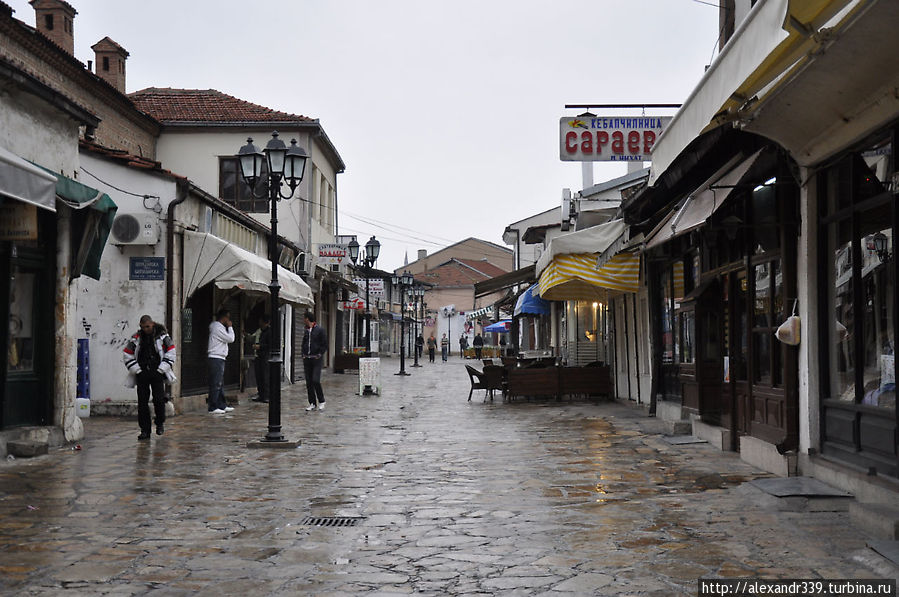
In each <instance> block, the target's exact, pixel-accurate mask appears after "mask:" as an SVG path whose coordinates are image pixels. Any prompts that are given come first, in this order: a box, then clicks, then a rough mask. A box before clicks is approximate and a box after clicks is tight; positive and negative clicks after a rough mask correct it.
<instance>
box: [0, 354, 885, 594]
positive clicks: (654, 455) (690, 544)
mask: <svg viewBox="0 0 899 597" xmlns="http://www.w3.org/2000/svg"><path fill="white" fill-rule="evenodd" d="M397 368H398V367H397V362H396V361H395V360H384V361H383V368H382V376H381V378H382V382H383V391H382V395H381V396H365V397H362V396H356V395H355V394H354V391H355V390H356V387H355V385H356V383H357V377H356V375H354V374H347V375H327V374H326V375H325V379H324V386H325V393H326V396H327V398H328V401H327V409H326V410H325V411H324V412H309V413H307V412H305V411H304V410H303V407H304V406H306V400H305V389H304V387H303V384H302V383H300V384H297V385H294V386H290V387H285V391H284V399H285V405H284V409H283V416H282V422H283V424H284V430H285V435H286V436H287V437H288V438H291V439H292V438H298V439H301V440H302V445H301V446H300V447H299V448H297V449H296V450H271V449H248V448H247V447H246V444H247V442H248V441H250V440H255V439H259V438H261V437H262V435H264V433H265V430H266V423H267V408H266V405H263V404H256V403H245V404H241V405H240V406H239V407H238V408H237V409H236V410H235V411H234V412H233V413H229V414H228V415H222V416H211V415H207V414H205V413H197V414H187V415H181V416H178V417H174V418H172V419H170V421H169V423H167V424H166V433H165V435H164V436H161V437H159V436H156V435H153V437H152V439H151V440H150V441H148V442H138V441H137V439H136V437H137V433H138V429H137V424H136V421H133V420H130V419H129V420H125V419H117V418H96V417H95V418H91V419H88V420H86V437H85V439H84V440H83V441H82V442H81V445H82V446H83V449H82V450H80V451H73V450H72V449H71V448H67V449H64V450H57V451H51V453H50V454H49V455H47V456H42V457H38V458H35V459H30V460H17V461H15V462H13V463H4V464H3V465H0V593H2V594H4V595H12V594H15V595H48V596H49V595H61V594H66V595H107V594H108V595H143V594H149V593H152V594H158V595H215V596H224V595H246V596H256V595H316V596H325V595H335V596H336V595H407V594H415V595H544V594H545V595H653V596H662V595H665V596H667V595H695V594H696V590H697V579H698V578H699V577H752V576H763V577H771V578H786V577H802V578H875V577H884V572H887V573H891V574H893V575H895V572H891V570H894V569H888V568H884V564H883V562H885V560H883V561H882V560H879V559H878V558H877V557H876V556H874V555H872V552H871V551H870V550H868V549H866V547H865V541H866V539H867V538H866V537H865V536H863V535H862V534H861V533H859V532H858V531H856V530H854V529H853V528H852V527H851V526H850V525H849V520H848V515H847V514H846V513H841V512H817V513H797V512H788V511H778V510H777V509H775V508H771V507H770V505H768V506H766V505H763V503H762V502H761V501H760V500H759V499H758V494H757V493H754V492H753V490H752V488H749V487H747V486H745V485H742V484H743V483H744V482H745V481H747V480H751V479H754V478H759V477H765V476H769V475H767V474H765V473H763V472H761V471H759V470H757V469H754V468H752V467H751V466H749V465H748V464H745V463H743V462H742V461H741V460H740V459H739V457H738V456H737V455H735V454H732V453H724V452H720V451H717V450H715V449H713V448H711V447H710V446H708V445H707V444H692V445H683V446H674V445H670V444H668V443H667V442H665V441H664V440H663V438H662V435H661V434H662V423H661V421H658V420H656V419H652V418H647V417H646V416H645V414H644V412H643V411H642V410H640V409H638V408H635V407H632V406H630V405H627V404H617V403H609V402H600V403H592V402H589V401H583V400H573V401H568V400H565V401H562V402H556V401H554V400H553V401H530V402H528V401H516V402H513V403H503V402H502V401H501V400H500V399H499V397H497V399H496V400H495V401H494V402H492V403H491V402H489V401H488V402H486V403H483V402H482V398H483V393H482V392H477V391H476V392H475V396H474V397H473V399H472V402H470V403H469V402H466V398H467V396H468V376H467V375H466V373H465V370H464V368H463V367H462V362H461V361H460V360H458V359H456V360H452V361H451V362H450V363H448V364H442V363H439V362H438V363H436V364H433V365H429V364H426V365H425V366H424V367H422V368H421V369H410V371H412V372H413V375H412V376H411V377H406V378H400V377H395V376H394V375H392V373H393V372H395V371H396V369H397ZM310 516H311V517H337V516H345V517H360V519H359V520H358V521H353V522H357V524H355V526H343V527H317V526H310V525H307V524H304V522H306V520H305V519H306V518H307V517H310Z"/></svg>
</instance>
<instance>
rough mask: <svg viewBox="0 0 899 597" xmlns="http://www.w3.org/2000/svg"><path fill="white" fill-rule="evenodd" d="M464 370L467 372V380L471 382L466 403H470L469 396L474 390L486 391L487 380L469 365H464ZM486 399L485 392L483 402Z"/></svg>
mask: <svg viewBox="0 0 899 597" xmlns="http://www.w3.org/2000/svg"><path fill="white" fill-rule="evenodd" d="M465 370H466V371H468V379H469V380H470V381H471V390H469V392H468V401H469V402H471V395H472V393H474V391H475V390H488V388H487V380H486V378H485V377H484V374H483V373H482V372H481V371H478V370H477V369H475V368H474V367H472V366H471V365H465ZM486 399H487V393H486V391H485V393H484V400H486Z"/></svg>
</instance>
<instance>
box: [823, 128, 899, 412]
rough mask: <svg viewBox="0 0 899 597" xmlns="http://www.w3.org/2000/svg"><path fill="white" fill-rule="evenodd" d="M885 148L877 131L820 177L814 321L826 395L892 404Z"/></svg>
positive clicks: (890, 207)
mask: <svg viewBox="0 0 899 597" xmlns="http://www.w3.org/2000/svg"><path fill="white" fill-rule="evenodd" d="M891 153H892V145H891V143H890V142H889V137H888V136H886V137H883V138H881V139H880V140H879V141H876V142H874V143H872V144H870V145H869V146H868V147H867V148H866V149H864V150H862V151H860V152H857V153H854V154H852V155H850V156H848V157H847V158H845V159H843V160H842V161H841V162H840V163H838V164H836V165H835V166H833V167H831V168H830V169H829V170H827V171H826V172H825V173H824V174H823V175H822V177H821V184H820V187H821V188H822V196H821V203H820V212H821V214H822V226H821V236H822V245H823V247H824V251H825V252H826V254H827V255H829V256H830V260H831V261H830V264H829V267H828V272H827V273H828V274H829V279H828V281H827V304H828V307H827V309H825V310H824V312H825V315H824V317H823V320H822V322H821V324H822V327H823V330H824V333H825V334H826V335H827V338H828V341H827V342H826V343H825V347H826V351H827V366H826V367H825V372H824V373H823V375H824V376H825V380H824V382H825V387H826V388H827V391H828V396H829V397H830V398H831V399H834V400H838V401H841V402H848V403H852V404H865V405H868V406H873V407H880V408H885V409H889V410H895V408H896V393H895V389H896V378H895V375H896V363H895V356H894V353H895V342H896V338H895V334H896V323H897V322H896V313H895V308H894V305H895V300H896V299H895V292H896V287H895V281H894V276H893V275H892V272H893V270H894V269H895V262H894V261H893V259H894V258H895V254H894V246H893V237H894V235H895V230H894V229H893V227H892V224H891V223H892V222H893V221H894V209H895V207H894V202H895V196H894V195H893V194H892V193H891V192H890V189H891V185H890V180H891V178H892V174H891V172H890V171H889V169H890V163H891V160H890V158H891ZM893 191H895V189H893Z"/></svg>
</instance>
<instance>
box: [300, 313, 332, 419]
mask: <svg viewBox="0 0 899 597" xmlns="http://www.w3.org/2000/svg"><path fill="white" fill-rule="evenodd" d="M303 323H305V324H306V333H305V334H304V335H303V373H304V374H305V376H306V393H307V394H308V396H309V406H307V407H306V410H315V405H316V403H318V410H325V391H324V389H322V363H324V358H323V357H324V356H325V353H326V352H328V333H327V332H325V328H323V327H322V326H320V325H318V324H317V323H315V314H314V313H310V312H309V311H306V313H305V314H303Z"/></svg>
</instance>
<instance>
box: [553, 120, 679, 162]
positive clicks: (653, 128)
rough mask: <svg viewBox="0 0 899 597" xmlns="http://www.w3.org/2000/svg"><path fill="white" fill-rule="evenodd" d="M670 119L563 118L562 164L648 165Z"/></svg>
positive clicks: (560, 156) (561, 139)
mask: <svg viewBox="0 0 899 597" xmlns="http://www.w3.org/2000/svg"><path fill="white" fill-rule="evenodd" d="M670 121H671V117H670V116H639V117H632V116H602V117H600V116H574V117H571V116H567V117H563V118H561V119H559V141H560V143H559V158H560V159H561V160H562V161H563V162H649V161H652V156H651V155H650V153H651V152H652V146H653V145H655V142H656V140H657V139H658V138H659V135H661V134H662V130H663V129H664V128H665V126H666V125H667V124H668V123H669V122H670Z"/></svg>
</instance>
